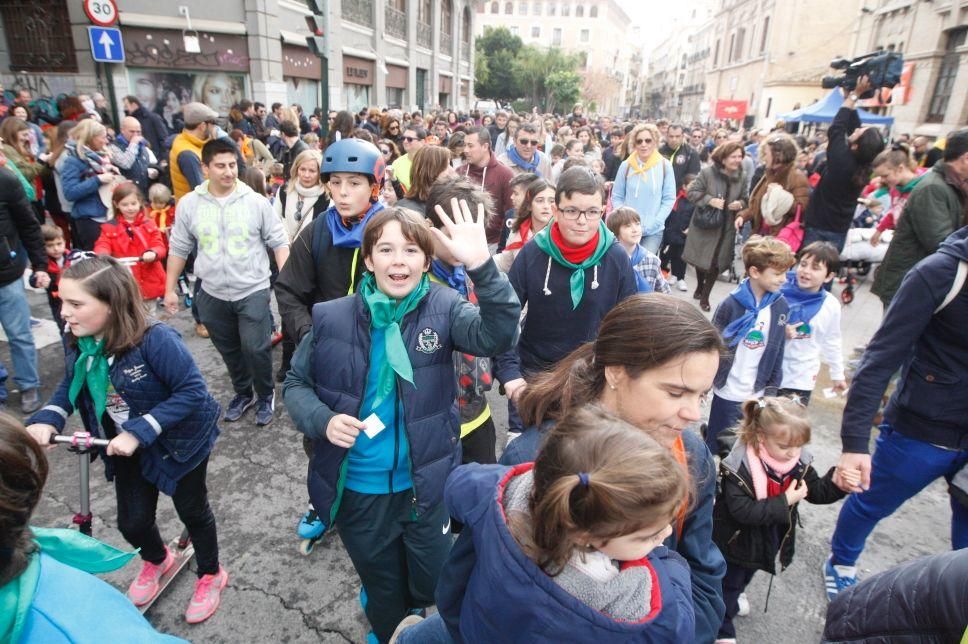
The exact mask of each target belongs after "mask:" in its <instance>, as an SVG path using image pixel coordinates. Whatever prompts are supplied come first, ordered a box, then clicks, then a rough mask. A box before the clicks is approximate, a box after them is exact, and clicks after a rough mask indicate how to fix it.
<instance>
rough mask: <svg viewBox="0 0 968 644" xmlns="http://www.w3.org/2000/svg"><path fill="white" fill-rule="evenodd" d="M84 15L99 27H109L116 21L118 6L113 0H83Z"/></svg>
mask: <svg viewBox="0 0 968 644" xmlns="http://www.w3.org/2000/svg"><path fill="white" fill-rule="evenodd" d="M84 13H85V14H87V17H88V19H90V21H91V22H93V23H94V24H96V25H98V26H99V27H110V26H111V25H113V24H114V23H116V22H117V21H118V5H116V4H115V3H114V0H84Z"/></svg>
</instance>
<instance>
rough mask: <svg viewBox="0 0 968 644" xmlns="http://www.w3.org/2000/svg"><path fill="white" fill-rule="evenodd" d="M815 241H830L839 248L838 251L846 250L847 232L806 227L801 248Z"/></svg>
mask: <svg viewBox="0 0 968 644" xmlns="http://www.w3.org/2000/svg"><path fill="white" fill-rule="evenodd" d="M815 241H825V242H830V243H831V244H833V245H834V247H835V248H836V249H837V252H840V251H842V250H844V242H846V241H847V233H835V232H834V231H832V230H821V229H820V228H806V229H805V230H804V233H803V243H802V244H800V248H806V247H807V245H809V244H812V243H813V242H815Z"/></svg>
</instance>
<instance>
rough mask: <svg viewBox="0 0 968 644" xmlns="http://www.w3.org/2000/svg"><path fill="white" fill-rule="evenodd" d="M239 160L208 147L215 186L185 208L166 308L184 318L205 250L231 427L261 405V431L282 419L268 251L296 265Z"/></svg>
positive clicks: (173, 248) (205, 290)
mask: <svg viewBox="0 0 968 644" xmlns="http://www.w3.org/2000/svg"><path fill="white" fill-rule="evenodd" d="M236 153H237V149H236V147H235V144H234V143H232V142H231V141H230V140H228V139H213V140H210V141H208V142H207V143H206V144H205V145H204V146H203V147H202V168H203V169H204V171H205V174H206V175H207V176H208V180H207V181H205V182H204V183H202V184H201V185H199V186H198V187H196V188H195V189H194V190H193V191H192V192H190V193H188V194H187V195H185V196H184V197H182V198H181V199H180V200H179V201H178V206H177V208H176V210H175V223H174V225H173V226H172V229H171V237H170V239H169V251H168V266H167V280H166V285H165V308H167V309H168V311H169V312H170V313H172V314H175V313H177V311H178V294H177V282H178V276H179V275H180V274H181V272H182V269H184V267H185V260H186V258H187V257H188V255H189V254H190V253H191V252H192V250H193V249H194V248H195V247H196V245H197V248H198V257H197V258H196V260H195V275H197V276H198V277H199V278H201V280H202V287H201V289H200V290H199V293H198V297H197V302H198V313H199V316H200V317H201V321H202V323H203V324H204V325H205V326H206V328H208V331H209V333H210V334H211V338H212V343H213V344H214V345H215V348H216V349H218V352H219V353H220V354H221V355H222V360H224V361H225V366H226V367H228V370H229V377H230V378H231V379H232V387H233V389H235V397H234V398H233V399H232V401H231V402H230V403H229V406H228V408H227V409H226V410H225V420H226V421H228V422H235V421H237V420H239V419H240V418H241V417H242V415H243V414H244V413H245V412H246V410H248V409H249V407H252V406H253V405H256V424H257V425H260V426H261V425H268V424H269V423H271V422H272V418H273V413H274V411H275V391H274V385H273V382H272V354H271V351H272V345H271V334H272V322H271V319H270V311H269V257H268V256H267V255H266V252H265V248H266V247H267V246H268V247H269V248H270V249H272V251H273V253H274V254H275V258H276V264H277V265H278V266H279V268H280V269H281V268H282V266H283V264H285V263H286V259H287V258H288V257H289V241H288V237H287V235H286V231H285V229H284V228H283V227H282V222H281V221H280V220H279V218H278V217H276V216H275V214H274V213H273V211H272V207H271V206H270V205H269V201H268V200H267V199H266V198H265V197H264V196H262V195H258V194H256V193H255V192H253V191H252V189H250V188H249V187H248V186H247V185H245V184H244V183H242V182H241V181H239V180H238V165H237V161H236ZM253 388H254V389H255V394H253Z"/></svg>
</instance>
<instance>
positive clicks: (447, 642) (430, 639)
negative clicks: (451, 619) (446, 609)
mask: <svg viewBox="0 0 968 644" xmlns="http://www.w3.org/2000/svg"><path fill="white" fill-rule="evenodd" d="M397 642H398V644H407V643H408V642H409V643H411V644H453V642H454V640H453V638H451V636H450V633H449V632H448V631H447V626H446V625H445V624H444V620H443V618H442V617H441V616H440V613H434V614H433V615H431V616H430V617H428V618H427V619H425V620H424V621H422V622H420V623H419V624H414V625H413V626H411V627H410V628H408V629H406V630H403V631H401V632H400V636H399V637H398V638H397Z"/></svg>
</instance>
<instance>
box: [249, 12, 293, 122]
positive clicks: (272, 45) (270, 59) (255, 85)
mask: <svg viewBox="0 0 968 644" xmlns="http://www.w3.org/2000/svg"><path fill="white" fill-rule="evenodd" d="M278 15H279V2H278V0H245V28H246V31H247V32H248V36H247V41H248V45H249V79H250V82H251V88H250V89H249V95H250V97H253V98H255V100H258V101H262V102H264V103H265V104H266V105H271V104H272V103H274V102H276V101H278V102H280V103H285V104H287V105H288V104H289V100H288V96H287V94H286V82H285V81H284V80H283V79H282V41H281V39H280V37H279V18H278Z"/></svg>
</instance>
